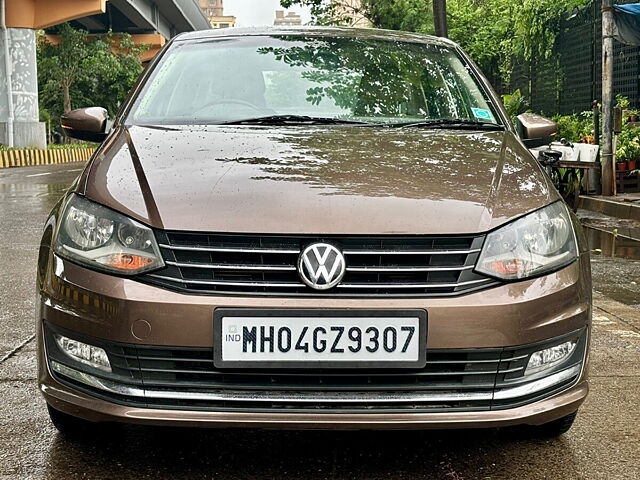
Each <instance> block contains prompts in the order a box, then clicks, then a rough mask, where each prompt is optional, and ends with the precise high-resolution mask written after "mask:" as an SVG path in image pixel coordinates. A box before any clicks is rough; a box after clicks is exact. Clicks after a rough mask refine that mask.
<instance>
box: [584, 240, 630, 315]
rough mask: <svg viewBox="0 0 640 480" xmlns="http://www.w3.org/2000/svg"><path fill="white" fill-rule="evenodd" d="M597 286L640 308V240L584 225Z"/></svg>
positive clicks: (610, 296) (617, 298)
mask: <svg viewBox="0 0 640 480" xmlns="http://www.w3.org/2000/svg"><path fill="white" fill-rule="evenodd" d="M585 234H586V236H587V241H588V242H589V246H590V247H591V273H592V276H593V288H594V290H596V291H598V292H601V293H603V294H605V295H606V296H607V297H609V298H612V299H614V300H616V301H618V302H621V303H624V304H625V305H629V306H631V307H633V308H635V309H637V310H640V262H639V260H640V242H638V241H636V240H631V239H630V238H625V237H621V236H620V235H613V234H611V233H609V232H605V231H603V230H597V229H594V228H585Z"/></svg>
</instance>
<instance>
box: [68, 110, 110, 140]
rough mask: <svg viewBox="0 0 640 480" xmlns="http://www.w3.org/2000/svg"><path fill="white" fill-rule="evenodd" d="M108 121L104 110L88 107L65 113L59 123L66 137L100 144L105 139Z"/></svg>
mask: <svg viewBox="0 0 640 480" xmlns="http://www.w3.org/2000/svg"><path fill="white" fill-rule="evenodd" d="M108 119H109V116H108V115H107V111H106V110H105V109H104V108H102V107H89V108H78V109H77V110H72V111H70V112H69V113H65V114H64V115H62V117H61V119H60V123H61V125H62V129H63V131H64V133H65V135H66V136H67V137H71V138H77V139H78V140H86V141H89V142H98V143H100V142H102V141H103V140H104V139H105V138H106V137H107V120H108Z"/></svg>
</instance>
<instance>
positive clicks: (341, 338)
mask: <svg viewBox="0 0 640 480" xmlns="http://www.w3.org/2000/svg"><path fill="white" fill-rule="evenodd" d="M214 327H215V328H214V364H215V366H216V367H217V368H314V367H315V368H359V367H361V368H422V367H424V365H425V363H426V344H427V312H426V311H424V310H371V311H357V310H356V311H352V310H275V311H274V310H262V309H259V310H258V309H229V308H219V309H216V310H215V313H214Z"/></svg>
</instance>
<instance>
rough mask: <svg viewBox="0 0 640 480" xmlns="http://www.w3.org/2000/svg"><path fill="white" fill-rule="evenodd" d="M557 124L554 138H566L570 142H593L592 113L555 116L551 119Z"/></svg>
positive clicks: (588, 111)
mask: <svg viewBox="0 0 640 480" xmlns="http://www.w3.org/2000/svg"><path fill="white" fill-rule="evenodd" d="M552 120H553V121H554V122H556V123H557V124H558V133H557V134H556V138H557V139H558V140H560V139H561V138H566V139H567V140H568V141H570V142H586V141H588V140H591V141H592V140H593V112H592V111H590V110H587V111H586V112H581V113H574V114H573V115H556V116H555V117H553V118H552Z"/></svg>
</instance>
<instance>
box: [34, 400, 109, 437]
mask: <svg viewBox="0 0 640 480" xmlns="http://www.w3.org/2000/svg"><path fill="white" fill-rule="evenodd" d="M47 410H48V411H49V418H50V419H51V423H53V426H54V427H56V429H57V430H58V432H60V433H61V434H62V435H64V436H65V437H67V438H83V437H86V436H88V435H89V434H91V433H94V432H96V431H97V430H99V429H100V428H101V427H102V426H103V425H102V424H100V423H94V422H90V421H88V420H84V419H82V418H78V417H74V416H73V415H69V414H68V413H64V412H61V411H60V410H56V409H55V408H53V407H52V406H51V405H49V404H47Z"/></svg>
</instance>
